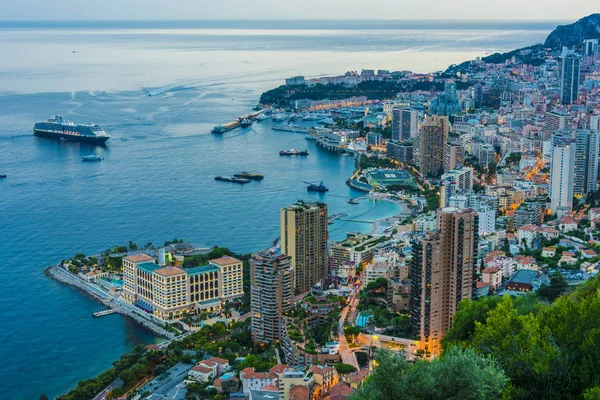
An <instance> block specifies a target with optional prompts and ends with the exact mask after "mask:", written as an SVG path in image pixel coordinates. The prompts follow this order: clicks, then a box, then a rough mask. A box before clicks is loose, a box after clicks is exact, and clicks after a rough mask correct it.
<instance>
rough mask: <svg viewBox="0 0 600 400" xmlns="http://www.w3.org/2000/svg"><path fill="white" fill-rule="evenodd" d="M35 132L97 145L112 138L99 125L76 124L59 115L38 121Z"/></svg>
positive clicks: (48, 136)
mask: <svg viewBox="0 0 600 400" xmlns="http://www.w3.org/2000/svg"><path fill="white" fill-rule="evenodd" d="M33 134H34V135H35V136H39V137H45V138H49V139H56V140H66V141H69V142H80V143H89V144H95V145H104V144H105V143H106V141H107V140H108V139H110V136H109V135H108V134H107V133H106V132H104V129H102V128H101V127H100V126H99V125H96V124H75V123H73V122H71V121H64V120H63V119H62V117H59V116H56V117H54V118H50V119H49V120H47V121H44V122H36V124H35V125H34V127H33Z"/></svg>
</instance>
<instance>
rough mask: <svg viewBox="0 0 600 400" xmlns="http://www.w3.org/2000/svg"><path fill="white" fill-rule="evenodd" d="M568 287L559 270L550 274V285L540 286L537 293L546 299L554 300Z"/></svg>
mask: <svg viewBox="0 0 600 400" xmlns="http://www.w3.org/2000/svg"><path fill="white" fill-rule="evenodd" d="M568 287H569V283H568V282H567V280H566V279H565V277H564V276H563V274H561V273H560V272H554V273H553V274H552V275H550V286H542V287H541V288H540V290H539V295H540V297H542V298H543V299H546V300H548V301H554V300H556V299H557V298H558V297H560V296H561V295H562V294H563V293H564V292H565V291H566V290H567V289H568Z"/></svg>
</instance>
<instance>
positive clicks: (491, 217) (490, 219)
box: [477, 207, 496, 236]
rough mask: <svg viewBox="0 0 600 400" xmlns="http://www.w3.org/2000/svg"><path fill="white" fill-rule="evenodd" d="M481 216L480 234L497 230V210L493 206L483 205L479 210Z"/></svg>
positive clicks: (487, 233) (483, 234)
mask: <svg viewBox="0 0 600 400" xmlns="http://www.w3.org/2000/svg"><path fill="white" fill-rule="evenodd" d="M477 215H478V216H479V236H485V235H489V234H492V233H494V232H496V211H494V209H493V208H491V207H481V208H480V209H479V210H478V211H477Z"/></svg>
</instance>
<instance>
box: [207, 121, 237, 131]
mask: <svg viewBox="0 0 600 400" xmlns="http://www.w3.org/2000/svg"><path fill="white" fill-rule="evenodd" d="M241 124H242V123H241V122H240V121H239V120H235V121H232V122H230V123H228V124H225V125H217V126H215V127H214V128H213V130H212V131H211V133H216V134H220V133H225V132H229V131H230V130H232V129H235V128H237V127H238V126H240V125H241Z"/></svg>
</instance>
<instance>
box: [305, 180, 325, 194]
mask: <svg viewBox="0 0 600 400" xmlns="http://www.w3.org/2000/svg"><path fill="white" fill-rule="evenodd" d="M304 183H306V184H307V185H308V187H307V188H306V190H308V191H309V192H321V193H322V192H327V191H328V190H329V188H328V187H327V186H325V185H323V181H321V183H319V184H318V185H317V184H316V183H310V182H304Z"/></svg>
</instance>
